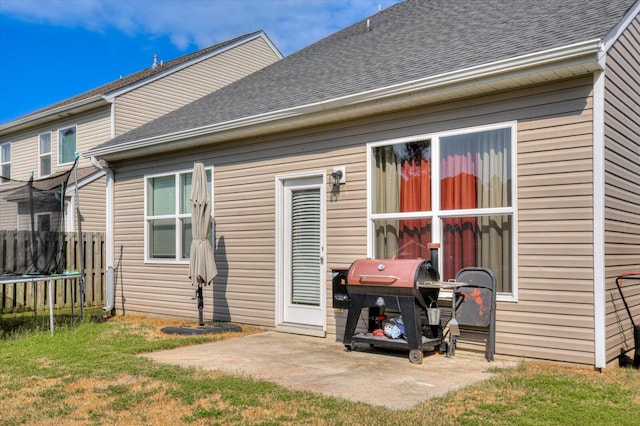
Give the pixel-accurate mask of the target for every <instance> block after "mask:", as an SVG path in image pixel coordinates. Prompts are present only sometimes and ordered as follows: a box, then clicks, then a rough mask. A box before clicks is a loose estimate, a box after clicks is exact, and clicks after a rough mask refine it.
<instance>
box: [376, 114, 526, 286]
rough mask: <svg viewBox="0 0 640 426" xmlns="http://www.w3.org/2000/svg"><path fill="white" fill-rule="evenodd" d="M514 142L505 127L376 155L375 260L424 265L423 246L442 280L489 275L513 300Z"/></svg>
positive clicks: (393, 147) (387, 148)
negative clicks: (465, 272) (434, 248)
mask: <svg viewBox="0 0 640 426" xmlns="http://www.w3.org/2000/svg"><path fill="white" fill-rule="evenodd" d="M511 134H512V127H511V126H509V127H505V128H498V129H491V130H482V131H475V132H466V133H463V134H462V133H461V134H453V135H446V136H439V135H432V136H431V137H430V138H425V139H419V140H413V141H408V142H401V143H391V144H388V145H381V146H375V147H373V155H372V158H373V161H374V164H373V165H372V172H373V176H372V182H373V188H372V192H371V194H372V200H371V201H372V202H371V214H370V218H371V220H372V222H373V227H374V233H375V235H374V241H373V245H374V254H375V257H376V258H401V259H402V258H405V259H415V258H428V257H429V252H428V250H427V244H428V243H430V242H439V243H441V256H440V258H441V265H440V267H441V278H442V279H443V280H448V279H452V278H454V277H455V275H456V273H457V272H458V271H459V270H460V269H462V268H465V267H470V266H480V267H486V268H489V269H491V270H492V272H493V273H494V274H495V275H496V277H497V279H498V285H499V289H500V291H501V292H507V293H509V292H511V291H512V284H511V283H512V280H513V277H512V273H513V266H512V264H513V259H512V257H513V255H512V253H513V251H512V240H513V235H512V231H511V229H512V216H513V202H512V200H511V197H512V191H511V176H512V173H513V172H512V167H513V165H512V161H511V149H512V148H511V143H512V141H511V139H512V137H511ZM434 148H437V149H434ZM434 151H435V152H437V153H439V155H438V157H437V158H435V157H433V152H434ZM434 163H435V164H437V166H438V167H433V164H434ZM436 193H437V194H439V197H438V198H437V199H434V197H433V195H432V194H436ZM434 225H436V226H435V228H432V227H433V226H434Z"/></svg>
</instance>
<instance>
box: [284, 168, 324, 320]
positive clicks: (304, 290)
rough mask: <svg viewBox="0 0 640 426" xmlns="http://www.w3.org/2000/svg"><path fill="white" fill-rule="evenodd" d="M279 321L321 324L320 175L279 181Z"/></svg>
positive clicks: (322, 298) (321, 180)
mask: <svg viewBox="0 0 640 426" xmlns="http://www.w3.org/2000/svg"><path fill="white" fill-rule="evenodd" d="M282 185H283V186H282V188H283V190H282V198H281V200H282V203H283V206H282V210H281V211H282V212H283V226H282V231H281V232H282V235H281V241H282V247H283V250H282V251H281V255H282V259H281V260H282V263H281V265H282V269H281V277H282V285H280V286H279V287H280V289H281V294H280V297H281V301H282V305H281V306H282V321H283V322H284V323H285V325H287V324H289V325H293V326H295V325H296V324H299V325H302V326H312V327H322V328H324V325H325V304H326V303H325V295H326V291H325V289H324V286H325V282H324V281H325V280H324V275H325V274H324V211H323V208H322V206H323V205H324V203H323V200H324V189H323V188H324V186H323V178H322V177H321V176H318V177H309V178H297V179H289V180H284V181H282Z"/></svg>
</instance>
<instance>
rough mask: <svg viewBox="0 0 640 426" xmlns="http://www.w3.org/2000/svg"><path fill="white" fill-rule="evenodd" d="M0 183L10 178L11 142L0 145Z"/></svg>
mask: <svg viewBox="0 0 640 426" xmlns="http://www.w3.org/2000/svg"><path fill="white" fill-rule="evenodd" d="M0 176H1V177H0V183H6V182H9V179H11V142H7V143H3V144H2V145H0Z"/></svg>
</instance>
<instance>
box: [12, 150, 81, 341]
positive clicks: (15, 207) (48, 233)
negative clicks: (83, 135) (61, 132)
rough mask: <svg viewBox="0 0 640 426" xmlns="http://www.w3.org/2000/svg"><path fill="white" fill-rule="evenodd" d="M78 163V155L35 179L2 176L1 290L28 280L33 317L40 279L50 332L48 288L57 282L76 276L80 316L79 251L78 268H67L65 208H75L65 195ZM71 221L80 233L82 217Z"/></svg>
mask: <svg viewBox="0 0 640 426" xmlns="http://www.w3.org/2000/svg"><path fill="white" fill-rule="evenodd" d="M77 164H78V155H76V160H75V162H74V163H73V165H72V166H71V167H70V168H69V169H68V170H66V171H64V172H60V173H56V174H53V175H51V176H49V177H46V178H43V179H37V180H34V178H33V173H31V176H30V178H29V180H28V181H19V180H12V179H9V178H6V177H2V179H3V181H4V182H5V183H8V185H6V187H5V188H3V190H2V192H1V193H0V213H1V214H2V215H3V217H4V218H10V220H4V221H3V222H2V223H3V226H2V227H0V284H2V287H3V288H6V286H8V285H12V284H20V283H25V284H29V283H31V284H32V285H33V297H34V315H37V306H38V301H37V283H38V282H45V283H46V285H47V292H48V295H47V296H48V297H47V299H48V300H47V302H48V308H49V326H50V331H51V335H53V328H54V320H53V312H54V295H53V286H54V283H55V282H56V281H60V280H68V279H77V280H78V283H79V284H80V300H79V302H80V311H81V316H82V317H84V309H83V308H84V258H83V254H84V253H83V250H79V253H78V254H79V258H80V259H79V260H80V262H79V264H80V271H70V270H67V267H66V266H67V265H66V259H67V257H66V249H67V247H66V244H65V235H66V234H67V232H65V211H66V210H67V208H72V207H74V206H70V205H69V203H68V200H66V198H65V195H66V190H67V187H68V183H69V180H70V177H71V176H72V174H74V175H75V177H76V179H75V181H76V183H77V171H76V170H77ZM75 200H76V205H75V209H73V210H72V211H75V212H76V214H77V215H78V218H80V217H81V216H80V212H79V201H78V197H77V196H76V197H75ZM14 218H15V221H14V220H13V219H14ZM12 223H13V225H11V224H12ZM76 223H77V224H78V226H77V228H78V229H77V232H78V235H79V236H81V235H82V229H81V220H77V221H76ZM7 224H9V225H7ZM80 241H82V240H81V239H80ZM12 291H16V290H15V289H12ZM5 292H6V291H3V292H2V293H5ZM16 294H17V293H16ZM73 294H75V291H74V292H73ZM25 300H26V299H25ZM14 303H17V302H14ZM74 305H75V298H74V300H73V301H72V304H71V306H72V313H73V306H74Z"/></svg>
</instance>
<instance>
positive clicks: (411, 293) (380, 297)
mask: <svg viewBox="0 0 640 426" xmlns="http://www.w3.org/2000/svg"><path fill="white" fill-rule="evenodd" d="M430 252H431V259H429V260H425V259H361V260H356V261H355V262H354V263H353V264H352V265H351V267H350V268H349V272H348V275H347V283H346V288H347V293H348V299H349V300H348V303H349V305H348V306H349V312H348V315H347V324H346V328H345V332H344V340H343V343H344V345H345V348H346V349H347V350H348V351H350V350H351V349H352V347H353V345H354V344H355V343H364V344H369V345H377V346H386V347H393V348H404V349H409V360H410V361H411V362H412V363H421V362H422V359H423V356H424V351H425V350H427V349H428V350H434V349H435V347H436V346H440V345H443V333H442V326H441V322H440V320H439V319H435V318H434V316H431V319H432V323H431V322H429V318H428V317H429V315H427V314H428V313H429V312H428V311H429V310H430V309H436V308H437V301H438V296H439V291H440V289H439V287H438V285H437V283H438V282H439V281H440V276H439V273H438V271H437V265H438V261H437V253H438V245H436V244H433V245H431V246H430ZM364 308H368V318H369V321H368V329H367V332H366V333H358V334H356V333H355V330H356V326H357V323H358V319H359V318H360V316H361V313H362V309H364ZM386 308H389V309H392V310H395V311H399V312H400V315H401V316H402V322H403V323H404V328H405V334H404V336H403V337H402V338H397V339H391V338H389V337H387V336H385V335H384V334H382V335H381V333H376V330H379V329H380V326H381V319H382V318H384V316H382V315H381V314H382V312H384V310H385V309H386Z"/></svg>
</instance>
